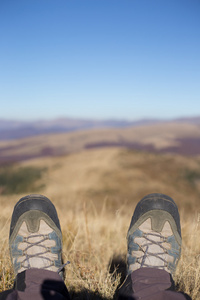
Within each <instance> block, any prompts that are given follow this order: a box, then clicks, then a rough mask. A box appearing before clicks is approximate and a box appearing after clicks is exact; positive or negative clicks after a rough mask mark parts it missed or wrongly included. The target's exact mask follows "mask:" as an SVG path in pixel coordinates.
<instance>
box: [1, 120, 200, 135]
mask: <svg viewBox="0 0 200 300" xmlns="http://www.w3.org/2000/svg"><path fill="white" fill-rule="evenodd" d="M166 122H176V123H188V124H195V125H199V124H200V116H199V117H193V118H179V119H174V120H167V121H166V120H158V119H142V120H138V121H127V120H115V119H110V120H92V119H73V118H59V119H53V120H38V121H29V122H28V121H17V120H3V119H0V140H13V139H19V138H25V137H32V136H37V135H42V134H53V133H64V132H72V131H79V130H87V129H103V128H126V127H138V126H147V125H154V124H159V123H166Z"/></svg>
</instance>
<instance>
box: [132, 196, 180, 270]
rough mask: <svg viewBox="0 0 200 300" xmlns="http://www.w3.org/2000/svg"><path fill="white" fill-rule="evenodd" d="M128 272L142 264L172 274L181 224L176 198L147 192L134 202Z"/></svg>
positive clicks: (177, 255) (178, 244) (175, 264)
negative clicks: (138, 200) (135, 203)
mask: <svg viewBox="0 0 200 300" xmlns="http://www.w3.org/2000/svg"><path fill="white" fill-rule="evenodd" d="M127 242H128V254H127V267H128V274H130V273H132V271H135V270H137V269H139V268H142V267H150V268H158V269H163V270H165V271H167V272H168V273H171V274H173V273H174V272H175V270H176V266H177V263H178V261H179V258H180V254H181V227H180V218H179V213H178V208H177V206H176V204H175V202H174V201H173V200H172V199H171V198H170V197H168V196H166V195H163V194H149V195H147V196H145V197H144V198H143V199H142V200H141V201H140V202H139V203H138V204H137V206H136V209H135V211H134V214H133V217H132V220H131V224H130V227H129V230H128V234H127Z"/></svg>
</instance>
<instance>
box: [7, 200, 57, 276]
mask: <svg viewBox="0 0 200 300" xmlns="http://www.w3.org/2000/svg"><path fill="white" fill-rule="evenodd" d="M9 246H10V256H11V261H12V263H13V267H14V272H15V275H17V274H18V273H20V272H22V271H24V270H27V269H31V268H38V269H46V270H49V271H54V272H58V273H59V272H60V271H61V270H62V269H63V268H62V258H61V255H62V233H61V228H60V223H59V219H58V216H57V212H56V209H55V207H54V205H53V203H52V202H51V201H50V200H49V199H48V198H46V197H44V196H42V195H28V196H26V197H24V198H21V199H20V200H19V201H18V202H17V204H16V205H15V207H14V211H13V214H12V219H11V226H10V237H9ZM60 275H61V277H63V273H62V272H61V273H60Z"/></svg>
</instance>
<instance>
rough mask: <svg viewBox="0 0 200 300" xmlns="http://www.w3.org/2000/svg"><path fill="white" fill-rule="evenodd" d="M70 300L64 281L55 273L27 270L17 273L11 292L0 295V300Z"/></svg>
mask: <svg viewBox="0 0 200 300" xmlns="http://www.w3.org/2000/svg"><path fill="white" fill-rule="evenodd" d="M44 299H45V300H70V297H69V293H68V291H67V288H66V286H65V284H64V281H63V280H62V278H61V277H60V275H58V274H57V273H56V272H52V271H47V270H43V269H29V270H27V271H24V272H22V273H19V274H18V275H17V277H16V281H15V286H14V289H13V290H9V291H5V292H3V293H1V294H0V300H44Z"/></svg>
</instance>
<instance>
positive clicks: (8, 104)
mask: <svg viewBox="0 0 200 300" xmlns="http://www.w3.org/2000/svg"><path fill="white" fill-rule="evenodd" d="M0 32H1V33H0V104H1V105H0V118H4V119H13V118H14V119H26V120H29V119H40V118H57V117H63V116H68V117H82V118H98V119H105V118H117V119H131V120H135V119H140V118H144V117H149V118H174V117H180V116H196V115H200V1H199V0H1V1H0Z"/></svg>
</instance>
